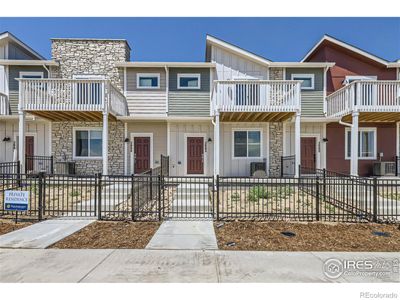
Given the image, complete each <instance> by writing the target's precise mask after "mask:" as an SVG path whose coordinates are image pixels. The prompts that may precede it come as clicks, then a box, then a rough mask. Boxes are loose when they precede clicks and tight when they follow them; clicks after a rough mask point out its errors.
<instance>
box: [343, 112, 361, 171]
mask: <svg viewBox="0 0 400 300" xmlns="http://www.w3.org/2000/svg"><path fill="white" fill-rule="evenodd" d="M352 117H353V125H352V127H351V156H350V157H351V161H350V174H351V175H353V176H358V112H353V114H352ZM346 138H347V137H346Z"/></svg>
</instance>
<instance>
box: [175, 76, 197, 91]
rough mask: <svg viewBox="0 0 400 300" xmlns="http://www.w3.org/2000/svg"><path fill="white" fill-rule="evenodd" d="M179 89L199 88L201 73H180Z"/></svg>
mask: <svg viewBox="0 0 400 300" xmlns="http://www.w3.org/2000/svg"><path fill="white" fill-rule="evenodd" d="M178 89H182V90H199V89H200V74H178Z"/></svg>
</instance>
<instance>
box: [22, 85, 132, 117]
mask: <svg viewBox="0 0 400 300" xmlns="http://www.w3.org/2000/svg"><path fill="white" fill-rule="evenodd" d="M18 80H19V91H20V99H19V105H20V108H21V109H22V110H27V111H35V110H38V111H108V112H111V113H112V114H114V115H122V116H123V115H127V105H126V100H125V97H124V95H123V94H122V93H121V92H120V91H119V90H118V88H116V87H115V86H114V85H113V84H112V83H111V82H110V81H108V80H103V79H55V78H52V79H18Z"/></svg>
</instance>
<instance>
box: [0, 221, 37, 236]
mask: <svg viewBox="0 0 400 300" xmlns="http://www.w3.org/2000/svg"><path fill="white" fill-rule="evenodd" d="M32 224H33V222H26V221H18V223H17V224H15V219H1V220H0V235H2V234H6V233H8V232H11V231H14V230H17V229H21V228H24V227H26V226H29V225H32Z"/></svg>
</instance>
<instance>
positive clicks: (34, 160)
mask: <svg viewBox="0 0 400 300" xmlns="http://www.w3.org/2000/svg"><path fill="white" fill-rule="evenodd" d="M40 172H44V173H47V174H53V173H54V160H53V156H43V155H26V156H25V173H26V174H29V173H40Z"/></svg>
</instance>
